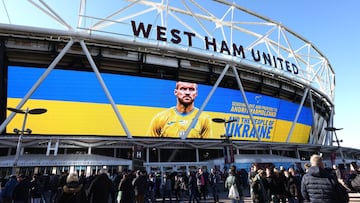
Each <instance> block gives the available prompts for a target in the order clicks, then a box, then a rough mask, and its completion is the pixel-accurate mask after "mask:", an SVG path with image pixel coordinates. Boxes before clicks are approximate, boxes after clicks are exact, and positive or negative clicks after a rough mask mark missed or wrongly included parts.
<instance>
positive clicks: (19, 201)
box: [0, 155, 360, 203]
mask: <svg viewBox="0 0 360 203" xmlns="http://www.w3.org/2000/svg"><path fill="white" fill-rule="evenodd" d="M359 173H360V172H359V168H358V166H357V165H356V163H351V165H350V170H349V171H348V172H347V173H345V172H344V171H342V170H340V169H339V168H337V167H335V166H334V167H333V168H326V167H325V166H324V163H323V161H322V158H321V156H319V155H313V156H312V157H311V159H310V163H309V165H307V164H306V165H304V170H303V168H300V169H299V168H296V169H294V168H288V169H285V168H284V167H280V168H276V167H274V166H273V165H269V166H265V167H264V166H261V165H258V164H253V165H252V167H251V169H250V171H249V172H247V171H246V170H244V169H240V170H238V169H237V168H236V166H235V165H232V166H231V167H230V168H229V169H227V170H224V171H220V170H219V169H215V168H211V169H210V171H207V170H206V169H204V168H198V169H197V170H196V171H189V172H187V173H185V172H182V173H179V172H164V173H160V172H158V173H147V172H146V171H144V170H123V171H121V172H119V173H116V174H109V173H108V172H107V170H106V169H105V168H103V169H101V170H99V172H98V173H97V174H96V175H92V176H89V177H86V176H85V175H84V173H83V172H80V174H78V173H68V172H63V174H60V175H57V174H52V175H49V176H48V175H44V174H43V175H40V174H35V175H33V176H32V177H28V176H24V175H22V174H20V175H18V176H15V175H12V176H10V177H9V179H8V180H7V181H6V182H5V184H2V188H1V201H0V203H30V202H31V203H155V202H159V201H160V202H173V201H174V202H189V203H194V202H197V203H198V202H219V200H220V193H222V192H229V191H232V190H236V192H235V193H234V194H236V197H233V196H232V197H230V196H229V198H231V199H232V202H233V203H243V202H244V196H245V195H247V194H250V196H251V199H252V201H253V203H270V202H272V203H280V202H281V203H285V202H289V203H302V202H311V203H317V202H321V203H324V202H325V203H342V202H344V203H346V202H348V200H349V196H348V192H350V191H358V192H359V189H360V186H359V185H357V184H359V183H357V182H359V180H357V179H356V177H359V175H358V174H359ZM234 188H235V189H234ZM232 192H233V191H232ZM156 200H157V201H156Z"/></svg>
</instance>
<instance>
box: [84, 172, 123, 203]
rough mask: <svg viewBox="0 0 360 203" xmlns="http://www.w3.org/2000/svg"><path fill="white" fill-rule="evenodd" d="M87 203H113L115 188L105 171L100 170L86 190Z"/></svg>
mask: <svg viewBox="0 0 360 203" xmlns="http://www.w3.org/2000/svg"><path fill="white" fill-rule="evenodd" d="M88 199H89V203H100V202H103V203H115V201H116V199H115V187H114V184H113V183H112V181H111V180H110V179H109V177H108V175H107V170H106V169H101V170H100V172H99V175H97V176H96V177H95V178H94V179H93V180H92V182H91V184H90V186H89V188H88Z"/></svg>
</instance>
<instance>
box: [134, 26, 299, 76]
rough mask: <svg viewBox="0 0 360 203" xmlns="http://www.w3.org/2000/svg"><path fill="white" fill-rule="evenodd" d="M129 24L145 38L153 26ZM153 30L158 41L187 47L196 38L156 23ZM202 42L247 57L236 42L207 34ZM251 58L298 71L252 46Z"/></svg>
mask: <svg viewBox="0 0 360 203" xmlns="http://www.w3.org/2000/svg"><path fill="white" fill-rule="evenodd" d="M131 26H132V32H133V35H134V36H136V37H144V38H146V39H149V38H150V33H151V31H152V30H153V27H154V25H152V24H145V23H144V22H140V23H137V22H136V21H134V20H132V21H131ZM155 30H156V36H155V39H156V40H158V41H163V42H171V43H173V44H182V45H185V46H188V47H192V46H193V41H194V40H195V39H196V38H195V37H196V33H193V32H188V31H181V30H179V29H175V28H173V29H170V30H168V28H167V27H164V26H159V25H157V26H156V28H155ZM168 31H169V32H168ZM167 33H169V34H170V36H168V35H167ZM202 44H203V45H204V47H205V50H207V51H213V52H218V53H220V54H227V55H232V56H235V57H241V58H243V59H245V58H249V56H246V52H245V51H244V46H243V45H238V44H236V43H232V44H231V45H229V44H228V43H227V42H226V41H225V40H221V42H220V43H219V42H218V41H217V40H216V39H215V38H212V37H209V36H205V37H204V38H203V42H202ZM251 59H252V60H253V61H255V62H262V63H263V64H264V65H269V66H272V67H274V68H279V69H281V70H283V71H287V72H290V73H292V74H295V75H297V74H298V73H299V69H298V67H297V66H296V65H295V64H294V63H292V62H290V61H288V60H285V59H283V58H281V57H279V56H274V55H271V54H269V53H266V52H261V51H260V50H255V49H253V48H252V49H251Z"/></svg>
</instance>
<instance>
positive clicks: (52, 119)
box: [6, 66, 312, 143]
mask: <svg viewBox="0 0 360 203" xmlns="http://www.w3.org/2000/svg"><path fill="white" fill-rule="evenodd" d="M44 71H45V69H43V68H36V67H19V66H10V67H9V71H8V100H7V102H8V105H7V106H8V107H16V106H17V105H18V104H19V102H20V101H21V99H22V98H23V97H24V96H25V95H26V93H27V92H28V91H29V90H30V89H31V87H32V86H33V85H34V83H35V82H36V81H37V80H38V78H39V77H40V76H41V74H42V73H43V72H44ZM102 77H103V79H104V82H105V84H106V86H107V88H108V89H109V92H110V93H111V95H112V97H113V99H114V101H115V103H116V106H117V108H118V110H119V112H120V114H121V116H122V117H123V119H124V121H125V123H126V125H127V127H128V129H129V131H130V132H131V135H132V136H133V137H153V135H150V134H149V126H150V124H151V122H152V120H153V118H154V116H155V115H156V114H158V113H159V112H161V111H164V110H166V109H169V108H173V107H174V106H175V105H176V102H177V99H176V96H175V95H174V90H175V87H176V81H171V80H162V79H154V78H147V77H139V76H128V75H119V74H105V73H103V74H102ZM211 89H212V86H207V85H202V84H197V97H196V98H195V103H194V105H195V107H197V108H198V109H199V108H200V106H201V104H203V102H204V100H205V99H206V97H207V96H208V94H209V92H210V91H211ZM246 97H247V100H248V103H249V107H250V111H251V112H252V115H253V118H254V121H255V123H256V126H255V127H254V126H253V124H252V121H251V119H250V116H249V113H248V110H247V107H246V104H245V102H244V98H243V97H242V94H241V92H240V90H236V89H227V88H221V87H218V88H217V89H216V90H215V92H214V94H213V96H212V97H211V98H210V100H209V102H208V104H207V105H206V107H205V109H204V111H203V112H202V113H201V115H206V116H207V117H209V118H210V119H213V118H222V119H224V120H235V122H231V123H225V124H224V123H215V122H209V123H208V125H209V126H210V127H209V128H210V129H211V131H210V132H209V133H208V134H207V135H206V136H204V137H196V136H191V134H192V132H190V134H189V136H188V137H187V138H189V139H192V138H202V139H223V136H222V135H227V136H231V139H233V140H248V141H257V135H256V133H255V130H254V128H256V129H257V130H258V133H259V136H260V138H261V141H268V142H285V141H286V138H287V136H288V134H289V132H290V129H291V126H292V123H293V120H294V118H295V116H296V112H297V110H298V108H299V105H298V104H296V103H292V102H289V101H286V100H282V99H279V98H275V97H270V96H266V95H262V94H257V93H252V92H246ZM23 108H46V109H47V110H48V111H47V113H46V114H42V115H39V116H31V117H29V118H28V121H27V124H26V125H27V127H28V128H30V129H31V130H32V132H33V134H49V135H75V136H76V135H79V136H81V135H94V136H126V133H125V131H124V129H123V127H122V125H121V124H120V123H119V120H118V118H117V117H116V114H115V113H114V110H113V109H112V107H111V105H109V101H108V98H107V97H106V94H105V93H104V91H103V89H102V87H101V85H100V84H99V82H98V80H97V78H96V75H95V74H94V73H93V72H85V71H74V70H62V69H54V70H53V71H52V72H51V73H50V74H49V76H48V77H47V78H46V79H45V80H44V81H43V83H42V84H41V85H40V86H39V88H38V89H37V90H36V91H35V93H34V94H33V95H32V96H31V97H30V99H29V100H28V101H27V102H26V103H25V105H24V107H23ZM198 109H195V110H194V111H193V113H192V114H193V115H195V114H196V113H197V110H198ZM10 113H11V112H8V114H10ZM178 116H180V117H181V116H187V115H178ZM200 118H201V117H200ZM191 119H192V118H190V122H189V120H183V121H181V120H180V121H179V120H178V121H177V122H179V125H184V126H186V127H188V126H189V125H190V123H191ZM199 120H200V119H199ZM22 122H23V117H22V115H20V114H19V115H16V116H15V117H14V119H13V120H12V121H11V122H10V123H9V125H8V126H7V130H6V132H7V133H12V132H13V129H14V128H19V127H21V125H22ZM199 122H200V121H199ZM196 125H198V123H196V124H195V126H193V128H194V129H196ZM311 126H312V113H311V110H310V108H307V107H303V108H302V110H301V113H300V116H299V118H298V120H297V123H296V125H295V128H294V130H293V134H292V136H291V139H290V142H292V143H307V142H308V138H309V134H310V129H311ZM157 137H158V138H159V139H161V137H165V136H157ZM166 137H169V138H179V137H181V134H179V133H174V134H168V135H167V136H166Z"/></svg>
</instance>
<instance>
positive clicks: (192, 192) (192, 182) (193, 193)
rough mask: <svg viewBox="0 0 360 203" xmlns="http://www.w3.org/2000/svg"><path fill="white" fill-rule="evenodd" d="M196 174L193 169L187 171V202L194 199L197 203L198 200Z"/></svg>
mask: <svg viewBox="0 0 360 203" xmlns="http://www.w3.org/2000/svg"><path fill="white" fill-rule="evenodd" d="M196 182H197V181H196V176H195V172H194V171H190V172H189V181H188V185H187V188H188V191H189V203H191V202H192V203H194V202H195V201H196V202H197V203H199V202H200V200H199V197H198V188H197V184H196Z"/></svg>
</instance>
